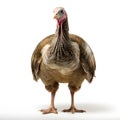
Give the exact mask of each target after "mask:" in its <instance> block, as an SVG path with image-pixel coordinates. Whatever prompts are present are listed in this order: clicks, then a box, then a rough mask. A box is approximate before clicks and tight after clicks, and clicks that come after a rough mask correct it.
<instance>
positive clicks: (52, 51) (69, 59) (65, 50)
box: [41, 41, 80, 75]
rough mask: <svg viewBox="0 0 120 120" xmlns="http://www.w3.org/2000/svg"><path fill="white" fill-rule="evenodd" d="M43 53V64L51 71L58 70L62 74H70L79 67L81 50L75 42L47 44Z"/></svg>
mask: <svg viewBox="0 0 120 120" xmlns="http://www.w3.org/2000/svg"><path fill="white" fill-rule="evenodd" d="M58 46H59V47H58ZM41 53H42V58H43V63H44V64H45V65H47V66H48V67H49V68H51V69H56V70H58V71H59V72H60V73H61V74H64V75H66V74H69V73H71V72H72V71H74V70H76V69H77V68H78V67H79V62H80V59H79V58H80V49H79V46H78V44H77V43H75V42H72V41H71V43H64V44H62V43H60V42H59V43H57V42H56V43H55V44H54V43H53V44H51V45H49V44H47V45H45V46H44V47H43V49H42V51H41Z"/></svg>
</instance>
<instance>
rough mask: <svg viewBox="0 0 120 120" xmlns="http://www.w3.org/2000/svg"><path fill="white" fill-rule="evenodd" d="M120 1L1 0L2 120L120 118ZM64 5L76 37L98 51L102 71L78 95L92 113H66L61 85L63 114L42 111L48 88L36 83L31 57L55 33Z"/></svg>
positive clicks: (59, 97)
mask: <svg viewBox="0 0 120 120" xmlns="http://www.w3.org/2000/svg"><path fill="white" fill-rule="evenodd" d="M119 2H120V1H119V0H56V1H54V0H43V1H40V0H1V1H0V120H4V119H8V118H9V119H13V120H14V119H28V120H32V119H34V120H40V119H42V120H44V119H47V120H49V119H55V120H63V119H66V120H67V119H68V120H69V119H71V120H73V119H75V120H78V119H83V120H87V119H89V120H90V119H91V120H97V119H98V120H100V119H110V120H111V119H114V120H116V119H118V118H119V119H120V115H119V113H120V102H119V101H120V93H119V92H120V53H119V52H120V3H119ZM58 6H63V7H64V8H65V9H66V11H67V13H68V17H69V18H68V19H69V27H70V33H74V34H77V35H79V36H81V37H82V38H84V39H85V40H86V41H87V42H88V43H89V45H90V46H91V48H92V49H93V51H94V54H95V58H96V63H97V70H96V78H94V80H93V82H92V84H88V83H87V81H85V82H84V83H83V85H82V88H81V90H80V91H78V92H77V93H76V95H75V103H76V105H77V107H78V108H81V109H85V110H86V111H87V112H86V113H83V114H82V113H76V114H71V113H62V112H61V110H62V109H64V108H66V107H69V105H70V94H69V90H68V88H67V84H60V87H59V90H58V92H57V95H56V99H55V105H56V107H57V108H58V112H59V114H58V115H55V114H49V115H42V113H40V112H39V111H38V110H39V109H41V108H46V107H48V106H49V103H50V93H48V92H47V91H46V90H45V88H44V85H43V83H42V82H41V81H40V80H39V82H37V83H36V82H35V81H33V78H32V74H31V66H30V62H31V55H32V52H33V50H34V49H35V47H36V45H37V44H38V42H39V41H40V40H42V39H43V38H44V37H46V36H47V35H49V34H52V33H54V32H55V29H56V21H55V20H54V19H53V9H54V8H55V7H58Z"/></svg>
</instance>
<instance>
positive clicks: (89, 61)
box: [70, 34, 96, 82]
mask: <svg viewBox="0 0 120 120" xmlns="http://www.w3.org/2000/svg"><path fill="white" fill-rule="evenodd" d="M70 38H71V40H72V41H74V42H77V43H78V44H79V47H80V64H81V66H82V68H83V70H84V72H85V73H86V79H87V81H88V82H92V79H93V77H94V76H95V70H96V62H95V57H94V54H93V52H92V49H91V48H90V46H89V45H88V44H87V43H86V42H85V41H84V40H83V39H82V38H81V37H79V36H77V35H73V34H70Z"/></svg>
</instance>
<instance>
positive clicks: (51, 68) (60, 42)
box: [31, 7, 96, 114]
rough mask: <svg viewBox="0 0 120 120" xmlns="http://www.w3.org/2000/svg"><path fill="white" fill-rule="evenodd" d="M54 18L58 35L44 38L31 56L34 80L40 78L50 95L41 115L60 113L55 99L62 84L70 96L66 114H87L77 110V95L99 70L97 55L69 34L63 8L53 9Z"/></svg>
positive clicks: (79, 39)
mask: <svg viewBox="0 0 120 120" xmlns="http://www.w3.org/2000/svg"><path fill="white" fill-rule="evenodd" d="M54 18H55V19H56V21H57V28H56V31H55V34H52V35H49V36H47V37H46V38H44V39H43V40H42V41H41V42H40V43H39V44H38V45H37V47H36V48H35V50H34V52H33V54H32V57H31V69H32V74H33V78H34V80H35V81H38V79H41V80H42V82H43V84H44V85H45V88H46V89H47V90H48V91H49V92H51V102H50V106H49V107H48V109H42V110H41V112H42V113H43V114H48V113H57V109H56V108H55V105H54V99H55V94H56V91H57V90H58V87H59V83H68V88H69V90H70V94H71V106H70V108H69V109H64V110H63V112H72V113H75V112H85V111H84V110H79V109H77V108H76V107H75V104H74V94H75V92H76V91H78V90H79V89H80V88H81V85H82V83H83V81H84V80H85V79H86V80H87V81H88V82H89V83H91V82H92V80H93V77H94V75H95V70H96V62H95V58H94V54H93V52H92V50H91V48H90V46H89V45H88V44H87V42H86V41H84V40H83V39H82V38H81V37H79V36H77V35H74V34H69V26H68V17H67V13H66V11H65V9H64V8H63V7H57V8H55V9H54ZM46 101H47V100H46Z"/></svg>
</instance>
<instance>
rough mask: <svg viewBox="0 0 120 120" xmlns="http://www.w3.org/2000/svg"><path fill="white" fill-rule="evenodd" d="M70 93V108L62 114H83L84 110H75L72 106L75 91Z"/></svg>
mask: <svg viewBox="0 0 120 120" xmlns="http://www.w3.org/2000/svg"><path fill="white" fill-rule="evenodd" d="M70 93H71V107H70V108H69V109H65V110H63V112H72V113H75V112H81V113H83V112H85V111H84V110H79V109H76V108H75V105H74V93H75V91H73V90H70Z"/></svg>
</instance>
